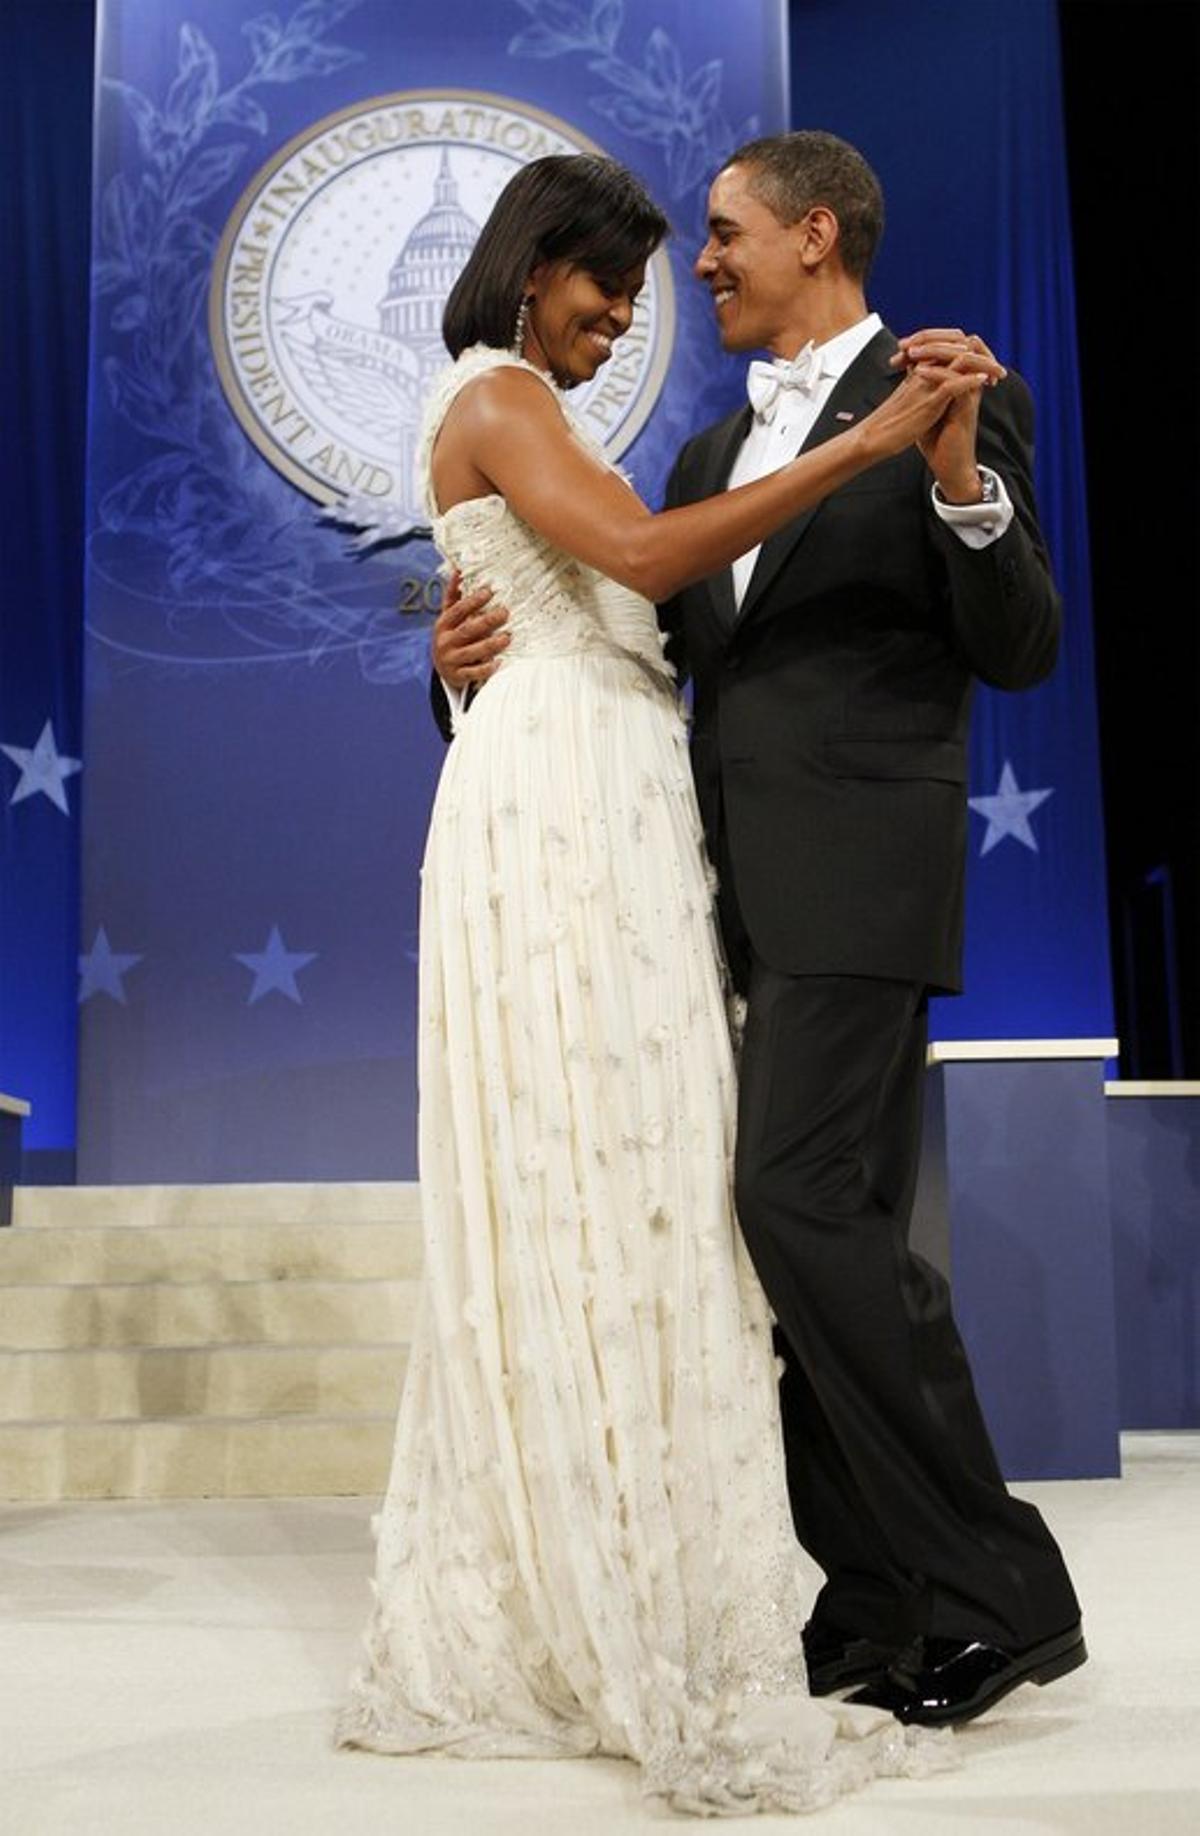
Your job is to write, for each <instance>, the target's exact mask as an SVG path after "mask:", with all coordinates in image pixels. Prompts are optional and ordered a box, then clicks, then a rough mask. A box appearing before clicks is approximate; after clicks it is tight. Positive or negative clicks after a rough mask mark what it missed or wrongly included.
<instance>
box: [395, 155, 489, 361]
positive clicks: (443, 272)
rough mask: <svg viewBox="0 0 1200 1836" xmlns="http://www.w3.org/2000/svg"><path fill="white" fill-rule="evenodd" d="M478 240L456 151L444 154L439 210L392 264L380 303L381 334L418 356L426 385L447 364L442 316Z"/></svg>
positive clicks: (437, 190)
mask: <svg viewBox="0 0 1200 1836" xmlns="http://www.w3.org/2000/svg"><path fill="white" fill-rule="evenodd" d="M478 235H479V225H478V224H477V223H476V222H475V220H474V218H473V217H469V216H468V215H467V213H466V211H465V210H464V209H463V208H462V206H461V204H460V203H459V201H458V186H457V184H456V183H455V180H454V177H453V175H452V173H451V171H450V151H449V148H443V150H442V160H441V165H440V166H439V168H438V175H437V181H436V183H435V185H434V194H433V208H432V209H431V210H429V211H428V212H427V213H426V215H425V216H423V217H422V218H421V220H420V222H419V223H418V224H417V225H416V227H415V229H414V230H413V231H412V234H411V235H410V236H409V238H408V241H407V242H406V243H405V245H404V247H403V248H402V249H401V251H400V253H399V255H397V257H396V259H395V261H394V262H393V263H392V266H391V270H390V272H389V274H388V290H387V293H386V295H385V296H384V298H383V299H382V300H381V301H380V303H379V329H380V331H382V332H385V333H386V334H387V335H388V336H389V337H391V338H395V339H397V340H398V341H399V342H400V343H401V344H405V345H407V346H408V348H409V350H411V351H413V352H414V353H415V355H416V356H417V358H418V360H419V362H420V365H421V375H422V378H423V379H426V378H428V377H429V376H431V375H432V374H433V372H434V371H435V370H438V369H440V368H441V366H442V365H443V364H444V363H445V361H446V347H445V346H444V344H443V343H442V312H443V310H444V308H445V305H446V300H447V299H448V297H449V294H450V289H451V288H452V287H453V285H454V283H455V281H456V280H457V279H458V277H459V275H460V274H461V273H462V271H463V268H464V267H465V266H466V262H467V257H468V256H469V255H470V253H471V250H472V249H473V248H474V247H475V242H476V238H477V237H478Z"/></svg>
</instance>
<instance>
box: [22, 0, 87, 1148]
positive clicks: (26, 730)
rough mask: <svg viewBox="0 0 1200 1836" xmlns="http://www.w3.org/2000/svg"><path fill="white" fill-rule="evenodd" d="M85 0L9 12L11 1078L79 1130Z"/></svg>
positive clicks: (40, 1111) (32, 1130)
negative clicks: (77, 1057)
mask: <svg viewBox="0 0 1200 1836" xmlns="http://www.w3.org/2000/svg"><path fill="white" fill-rule="evenodd" d="M93 34H94V20H93V7H92V5H91V0H77V3H74V4H71V3H67V4H58V5H55V6H53V7H50V8H47V7H46V6H45V5H38V4H35V3H34V0H7V4H6V5H5V7H4V8H3V10H2V12H0V72H3V76H2V79H0V80H2V82H3V93H4V106H3V108H0V170H3V172H4V175H5V183H4V188H3V191H4V201H3V206H2V207H0V208H2V211H3V215H2V217H0V272H3V275H4V283H3V287H0V315H2V316H0V351H3V354H4V355H3V371H2V375H3V382H2V384H0V387H2V389H3V420H2V424H3V427H4V439H3V441H2V442H0V501H3V504H4V534H3V550H2V552H0V747H2V748H3V750H2V751H0V1089H3V1090H6V1091H8V1092H10V1093H11V1094H14V1095H17V1096H22V1097H25V1098H27V1099H29V1100H30V1101H31V1102H32V1104H33V1115H32V1118H31V1121H30V1123H29V1124H27V1127H26V1137H25V1139H26V1143H27V1146H29V1147H30V1148H32V1149H33V1150H34V1152H33V1154H32V1164H31V1169H30V1170H31V1171H32V1172H33V1174H34V1175H35V1176H36V1175H37V1174H38V1173H39V1172H40V1173H41V1174H42V1175H43V1176H46V1177H69V1176H70V1165H71V1153H72V1149H73V1144H74V1139H75V1038H76V996H75V991H76V961H75V959H76V954H77V952H78V948H79V942H78V928H79V826H80V825H79V811H80V795H81V788H82V786H81V778H80V774H79V772H78V770H77V768H76V762H77V761H78V760H79V759H80V756H81V751H82V746H81V734H80V724H81V692H80V675H81V653H82V599H83V586H82V573H83V522H84V451H85V444H86V417H87V315H88V259H89V220H90V211H91V197H90V185H89V172H90V166H91V123H92V57H93Z"/></svg>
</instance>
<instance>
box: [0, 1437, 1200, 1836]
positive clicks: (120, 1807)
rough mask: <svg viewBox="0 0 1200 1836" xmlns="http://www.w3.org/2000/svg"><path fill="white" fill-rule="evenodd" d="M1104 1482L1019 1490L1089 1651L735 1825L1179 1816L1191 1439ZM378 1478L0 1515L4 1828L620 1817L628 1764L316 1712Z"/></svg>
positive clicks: (588, 1831)
mask: <svg viewBox="0 0 1200 1836" xmlns="http://www.w3.org/2000/svg"><path fill="white" fill-rule="evenodd" d="M1123 1455H1124V1473H1125V1476H1124V1478H1123V1479H1121V1480H1093V1481H1073V1482H1070V1483H1060V1484H1040V1485H1031V1486H1023V1487H1021V1488H1019V1489H1020V1490H1021V1492H1022V1495H1023V1496H1026V1497H1029V1498H1032V1499H1034V1500H1035V1501H1036V1503H1037V1504H1039V1505H1040V1506H1041V1507H1042V1509H1043V1510H1044V1511H1045V1512H1046V1513H1047V1515H1048V1517H1049V1519H1050V1521H1051V1523H1052V1524H1053V1525H1054V1528H1055V1530H1056V1532H1057V1533H1058V1534H1059V1536H1060V1537H1061V1539H1062V1542H1063V1544H1064V1546H1065V1548H1066V1552H1067V1555H1068V1558H1069V1560H1070V1563H1071V1566H1072V1569H1073V1571H1074V1574H1075V1578H1076V1581H1077V1584H1078V1587H1079V1591H1080V1594H1081V1595H1082V1598H1083V1600H1084V1603H1085V1610H1086V1617H1087V1633H1088V1641H1089V1644H1090V1646H1091V1650H1092V1662H1091V1663H1090V1664H1089V1665H1088V1666H1087V1667H1086V1668H1085V1669H1083V1670H1081V1671H1079V1672H1077V1673H1076V1674H1074V1675H1072V1676H1070V1677H1067V1678H1064V1679H1063V1680H1062V1681H1061V1682H1060V1683H1058V1684H1056V1685H1054V1686H1053V1687H1052V1688H1050V1689H1047V1690H1045V1691H1037V1690H1034V1689H1032V1688H1026V1689H1023V1690H1020V1691H1018V1692H1017V1693H1016V1694H1015V1695H1014V1696H1013V1697H1011V1698H1010V1699H1009V1701H1008V1702H1007V1703H1006V1704H1005V1705H1004V1706H1003V1708H1001V1709H998V1710H996V1711H995V1712H994V1713H993V1714H992V1715H991V1716H989V1717H987V1718H985V1719H984V1720H982V1721H980V1722H978V1723H976V1724H975V1725H974V1726H972V1727H971V1728H969V1729H966V1730H964V1731H963V1732H962V1733H960V1734H959V1735H958V1736H957V1737H956V1745H957V1747H958V1750H959V1754H960V1757H961V1761H962V1764H961V1766H960V1767H959V1769H958V1770H957V1771H955V1772H954V1773H952V1774H950V1775H947V1776H941V1777H937V1778H932V1779H927V1780H924V1781H920V1782H910V1781H903V1782H887V1783H883V1784H878V1785H875V1786H873V1787H872V1788H871V1789H870V1790H869V1791H868V1792H867V1793H865V1794H863V1795H860V1796H859V1797H857V1798H854V1799H852V1800H850V1801H848V1802H846V1803H843V1804H841V1805H839V1806H837V1807H835V1808H833V1809H831V1810H829V1811H825V1812H820V1813H818V1814H817V1815H816V1816H815V1817H813V1818H811V1819H808V1820H803V1819H794V1818H776V1817H762V1818H758V1819H756V1820H754V1822H753V1823H747V1824H744V1825H741V1824H740V1825H739V1827H741V1828H745V1829H747V1831H750V1830H753V1832H754V1836H782V1833H783V1832H784V1831H785V1830H789V1831H796V1830H797V1829H804V1830H811V1831H812V1832H813V1836H818V1832H819V1836H928V1833H929V1832H930V1831H935V1832H944V1836H974V1833H977V1832H986V1836H1131V1832H1133V1831H1136V1832H1137V1833H1138V1836H1194V1832H1195V1831H1196V1830H1197V1829H1198V1828H1200V1569H1198V1568H1197V1564H1196V1561H1195V1526H1196V1524H1197V1522H1200V1435H1158V1436H1155V1435H1138V1436H1132V1437H1128V1436H1127V1437H1126V1439H1125V1442H1124V1446H1123ZM375 1508H376V1505H375V1501H374V1500H373V1499H366V1498H361V1499H332V1498H309V1499H303V1500H299V1499H292V1500H283V1499H255V1500H248V1499H242V1500H226V1501H215V1500H209V1501H203V1500H191V1501H173V1502H162V1503H155V1504H150V1503H133V1504H130V1503H120V1504H118V1503H73V1504H53V1505H19V1506H17V1505H10V1506H6V1507H4V1508H2V1509H0V1560H2V1564H3V1593H4V1595H5V1598H6V1612H5V1618H6V1621H7V1624H6V1629H5V1638H4V1647H5V1649H4V1661H3V1665H2V1666H0V1728H2V1729H3V1739H2V1740H0V1755H2V1757H0V1830H3V1831H4V1832H5V1836H8V1833H9V1832H11V1833H12V1836H18V1833H19V1836H67V1832H70V1836H114V1832H117V1831H119V1832H120V1836H163V1832H164V1831H170V1832H171V1836H265V1833H269V1836H277V1833H278V1836H284V1833H286V1836H327V1833H328V1831H329V1830H331V1829H335V1830H336V1831H337V1832H338V1836H382V1833H383V1832H388V1833H393V1832H401V1831H403V1832H405V1833H406V1836H528V1832H529V1830H530V1829H536V1830H537V1832H538V1836H635V1833H638V1832H645V1833H646V1836H649V1833H650V1832H651V1831H656V1830H657V1831H660V1832H661V1831H662V1830H663V1829H665V1828H684V1827H686V1826H685V1825H684V1824H683V1823H681V1822H680V1823H676V1821H675V1820H674V1819H671V1818H666V1817H663V1816H655V1815H653V1814H652V1813H651V1812H650V1811H648V1810H647V1809H646V1808H645V1807H644V1806H643V1804H642V1803H641V1801H640V1799H639V1796H638V1792H637V1784H636V1774H635V1772H634V1770H633V1768H632V1767H630V1766H627V1765H623V1764H620V1763H618V1762H616V1761H608V1760H590V1761H573V1762H560V1763H558V1764H553V1765H547V1764H541V1763H533V1762H528V1761H520V1762H518V1761H506V1762H489V1763H484V1762H471V1761H461V1760H458V1761H456V1760H449V1759H402V1760H397V1759H384V1758H380V1757H378V1756H376V1755H373V1754H361V1753H338V1752H335V1751H334V1750H333V1748H332V1747H331V1745H330V1728H331V1724H332V1720H333V1716H334V1713H335V1710H336V1707H337V1704H338V1700H339V1696H340V1694H341V1691H342V1688H343V1685H344V1681H345V1678H346V1675H347V1674H348V1671H349V1668H350V1665H351V1663H352V1661H353V1658H354V1652H355V1646H356V1643H357V1638H358V1634H359V1632H360V1630H361V1627H362V1624H363V1621H364V1619H365V1615H366V1611H367V1577H368V1574H369V1572H370V1564H371V1545H370V1536H369V1520H370V1516H371V1513H372V1511H373V1510H374V1509H375Z"/></svg>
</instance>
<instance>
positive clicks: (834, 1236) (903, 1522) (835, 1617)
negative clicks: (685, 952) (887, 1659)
mask: <svg viewBox="0 0 1200 1836" xmlns="http://www.w3.org/2000/svg"><path fill="white" fill-rule="evenodd" d="M721 907H722V912H721V916H722V922H723V928H724V929H725V932H726V938H727V943H728V944H729V946H730V958H731V965H732V967H733V968H734V972H735V979H736V980H737V981H738V982H739V983H740V984H741V985H742V988H743V992H744V993H745V994H746V997H747V1001H748V1011H747V1017H746V1031H745V1037H744V1041H743V1046H742V1058H741V1068H740V1074H739V1088H740V1096H739V1107H738V1139H737V1168H736V1189H737V1207H738V1218H739V1222H740V1225H741V1228H742V1232H743V1235H744V1237H745V1240H746V1244H747V1247H748V1249H749V1252H750V1255H751V1257H752V1259H753V1261H754V1265H755V1267H756V1269H757V1270H758V1274H759V1277H760V1279H761V1281H762V1284H763V1287H764V1289H765V1290H766V1293H767V1297H768V1299H769V1301H770V1303H771V1306H772V1308H773V1310H774V1312H775V1316H776V1320H777V1322H778V1334H779V1340H780V1344H779V1350H780V1352H781V1353H782V1356H783V1359H784V1363H785V1371H784V1375H783V1378H782V1380H781V1404H782V1415H783V1433H784V1443H785V1449H786V1455H787V1471H788V1486H789V1491H790V1495H791V1505H792V1514H793V1518H794V1521H795V1525H796V1532H797V1535H798V1537H799V1539H800V1541H801V1543H802V1544H803V1545H804V1547H805V1548H806V1549H807V1550H808V1552H809V1554H810V1555H811V1556H812V1557H813V1558H814V1560H815V1561H816V1562H817V1563H818V1564H819V1566H820V1567H821V1568H822V1569H823V1570H824V1573H825V1576H826V1581H825V1586H824V1588H823V1589H822V1591H821V1593H820V1595H819V1597H818V1600H817V1604H816V1607H815V1608H814V1619H815V1620H818V1621H820V1622H822V1623H824V1624H827V1625H829V1626H831V1627H835V1628H838V1629H841V1630H843V1631H845V1632H848V1633H855V1634H860V1635H869V1636H872V1637H874V1638H877V1639H881V1640H887V1641H891V1640H895V1641H896V1642H897V1643H903V1642H904V1641H906V1640H907V1639H908V1638H909V1637H911V1636H912V1635H914V1634H916V1633H922V1632H923V1633H932V1634H936V1635H940V1636H945V1637H950V1638H981V1639H987V1640H989V1641H991V1642H994V1643H998V1644H1001V1645H1004V1646H1008V1647H1010V1648H1020V1647H1022V1646H1025V1645H1028V1644H1032V1643H1034V1642H1035V1641H1037V1640H1039V1639H1042V1638H1045V1637H1049V1636H1051V1635H1052V1634H1054V1633H1056V1632H1058V1631H1061V1630H1064V1629H1065V1628H1066V1627H1068V1626H1069V1625H1071V1624H1072V1623H1073V1622H1074V1621H1075V1620H1076V1619H1077V1618H1078V1616H1079V1606H1078V1602H1077V1600H1076V1598H1075V1594H1074V1590H1073V1589H1072V1586H1071V1582H1070V1579H1069V1577H1068V1575H1067V1572H1066V1569H1065V1567H1064V1564H1063V1561H1062V1557H1061V1555H1060V1553H1059V1550H1058V1547H1057V1545H1056V1543H1055V1542H1054V1539H1053V1537H1052V1536H1051V1535H1050V1532H1049V1531H1048V1529H1047V1528H1046V1525H1045V1524H1044V1522H1043V1521H1042V1519H1041V1517H1040V1516H1039V1514H1038V1513H1037V1511H1036V1510H1034V1508H1033V1507H1032V1505H1028V1504H1024V1503H1021V1502H1020V1501H1018V1500H1017V1499H1015V1498H1012V1497H1011V1496H1010V1495H1009V1493H1008V1491H1007V1489H1006V1488H1005V1485H1004V1480H1003V1478H1002V1476H1001V1473H1000V1470H999V1467H998V1465H997V1462H996V1457H995V1454H994V1452H993V1450H992V1445H991V1441H990V1439H989V1436H988V1432H987V1428H986V1426H985V1424H984V1421H983V1417H982V1414H981V1412H980V1409H979V1404H978V1402H977V1400H976V1396H975V1388H974V1384H973V1382H972V1379H971V1372H970V1368H969V1366H968V1363H967V1358H966V1353H965V1352H964V1350H963V1346H962V1341H961V1340H960V1338H959V1335H958V1330H957V1328H956V1326H955V1323H954V1318H953V1314H952V1312H951V1306H950V1294H949V1289H948V1286H947V1284H946V1282H945V1280H944V1279H943V1277H942V1276H941V1275H940V1274H939V1273H938V1271H937V1270H935V1269H934V1268H932V1267H931V1266H930V1265H929V1264H928V1263H927V1262H925V1261H924V1260H923V1259H922V1258H921V1257H919V1256H917V1255H915V1254H914V1252H913V1251H912V1250H911V1249H910V1247H909V1244H908V1232H909V1225H910V1219H911V1211H912V1202H913V1194H914V1190H915V1187H916V1177H917V1165H918V1160H919V1155H920V1143H921V1119H922V1112H923V1084H924V1072H925V1045H926V1003H925V998H924V990H923V989H922V988H920V987H918V986H914V985H912V984H910V983H905V982H892V981H884V980H880V979H875V978H872V977H865V976H863V977H860V976H819V975H814V976H790V975H784V974H781V973H779V972H778V971H775V970H772V969H770V968H768V967H767V966H766V965H765V964H764V963H762V962H761V961H759V960H758V959H757V958H756V957H755V955H754V953H753V951H752V950H751V949H750V948H749V946H748V942H747V940H746V936H745V932H744V928H743V927H742V926H741V925H740V923H739V914H737V912H736V906H734V905H733V902H732V900H731V897H730V892H729V882H728V880H727V879H726V880H725V881H724V884H723V887H722V899H721Z"/></svg>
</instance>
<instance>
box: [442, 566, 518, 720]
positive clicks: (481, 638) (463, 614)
mask: <svg viewBox="0 0 1200 1836" xmlns="http://www.w3.org/2000/svg"><path fill="white" fill-rule="evenodd" d="M491 597H492V589H491V587H479V588H478V589H477V590H476V591H475V592H474V593H464V592H463V590H462V575H461V574H460V573H459V571H458V569H457V568H455V569H454V571H453V573H452V574H451V575H450V578H449V580H447V582H446V591H445V595H444V597H443V599H442V609H441V611H440V612H439V613H438V615H437V619H436V621H435V622H434V627H433V667H434V669H435V670H436V671H437V673H438V675H439V676H440V677H441V679H442V681H443V682H444V683H445V684H446V685H447V687H448V688H452V689H455V690H457V691H458V693H460V694H461V693H462V691H463V690H464V689H466V688H468V687H469V686H470V685H471V684H472V683H475V682H486V681H487V679H488V677H489V676H494V675H495V673H496V671H497V669H499V667H500V657H501V654H502V653H503V651H504V650H505V648H506V646H507V645H508V642H509V635H508V632H507V631H505V630H504V629H503V627H504V625H505V624H506V623H507V620H508V613H507V612H506V610H505V609H504V607H503V606H492V605H489V603H488V602H489V601H490V599H491Z"/></svg>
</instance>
